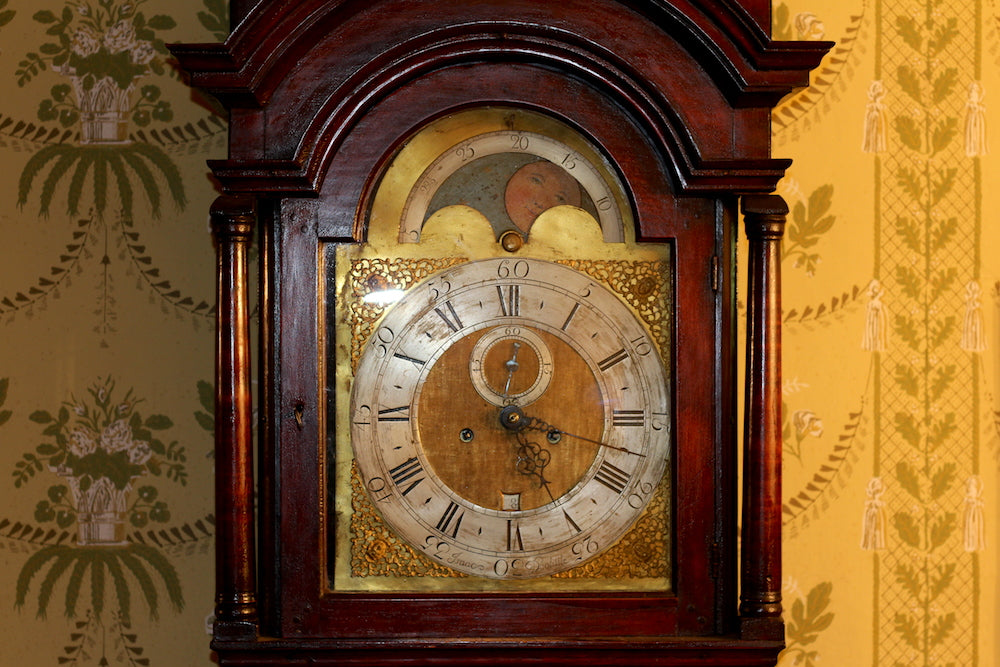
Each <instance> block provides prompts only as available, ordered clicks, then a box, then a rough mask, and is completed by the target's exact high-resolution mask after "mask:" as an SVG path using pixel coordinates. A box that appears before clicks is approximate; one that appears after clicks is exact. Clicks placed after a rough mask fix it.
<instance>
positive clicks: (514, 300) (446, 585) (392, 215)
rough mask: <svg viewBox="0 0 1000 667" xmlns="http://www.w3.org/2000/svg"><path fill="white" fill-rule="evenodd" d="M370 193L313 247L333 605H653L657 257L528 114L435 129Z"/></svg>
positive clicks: (615, 191) (667, 402)
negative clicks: (647, 597) (334, 238)
mask: <svg viewBox="0 0 1000 667" xmlns="http://www.w3.org/2000/svg"><path fill="white" fill-rule="evenodd" d="M378 178H379V185H378V186H377V187H376V188H375V191H374V194H373V196H372V201H371V205H370V207H368V208H367V210H368V215H369V224H368V228H367V230H368V236H367V242H366V243H365V244H360V245H352V246H337V247H336V248H335V249H333V248H330V249H328V250H327V251H326V254H327V257H328V261H327V262H326V264H325V266H326V267H327V271H329V272H331V273H333V274H334V277H333V279H332V282H331V284H332V290H331V292H332V294H333V295H335V297H334V298H331V296H330V295H329V294H328V296H327V297H326V298H325V299H324V300H325V302H326V303H327V308H326V310H325V313H326V323H327V328H328V330H334V331H336V332H337V336H336V337H335V338H333V339H332V340H333V341H334V345H333V346H332V347H330V348H328V350H327V359H326V363H325V365H326V366H327V367H328V368H332V369H334V372H333V373H332V374H331V378H330V380H329V383H328V389H327V393H328V395H329V396H332V397H333V400H332V401H330V402H329V404H328V415H329V414H331V413H333V414H335V415H336V418H335V419H330V418H329V417H327V418H326V419H325V420H323V421H324V422H325V423H327V424H334V425H337V428H336V429H334V432H333V433H332V434H331V436H330V438H329V439H330V440H333V441H336V442H337V446H336V448H335V451H334V452H332V453H331V455H330V456H329V457H328V466H327V470H328V480H330V485H331V491H330V497H331V498H332V499H333V501H334V508H335V511H334V512H333V513H332V514H330V515H329V516H328V517H327V520H326V523H325V527H326V529H327V531H329V532H331V533H332V534H333V535H335V537H336V539H334V540H333V541H332V543H333V544H334V548H333V549H331V552H330V553H331V555H332V556H333V557H332V558H331V559H330V560H329V562H328V564H327V565H328V572H329V577H330V581H331V590H332V591H337V590H358V591H364V590H372V589H377V590H383V589H385V588H386V587H395V588H398V589H399V590H448V591H463V590H464V591H477V590H479V591H481V590H491V591H498V590H518V591H524V590H539V591H546V592H552V591H569V590H574V591H579V590H602V591H608V590H618V591H639V590H641V591H652V590H655V591H660V592H663V591H668V590H669V589H670V588H671V581H672V576H671V567H670V562H671V558H672V552H673V549H672V535H671V530H670V525H671V522H672V517H671V514H672V512H671V510H670V497H671V495H672V482H671V478H672V472H671V470H670V465H669V463H670V460H671V459H672V457H673V451H674V447H675V445H674V442H673V436H672V428H671V424H672V422H673V419H672V411H673V400H672V396H671V393H672V386H673V382H672V380H671V377H670V372H669V369H670V367H671V366H672V362H671V360H670V359H671V354H672V351H671V350H672V348H671V345H670V342H671V338H672V333H673V332H672V325H671V322H670V318H671V314H672V301H673V294H672V284H673V280H672V267H671V262H670V255H671V251H670V246H669V245H664V244H637V243H636V242H635V240H634V237H633V236H632V230H631V228H630V225H628V226H627V225H626V221H631V220H632V212H631V210H630V208H629V205H628V201H629V196H628V193H627V192H626V191H625V190H624V189H623V187H622V185H621V182H620V180H619V178H618V177H617V176H616V171H615V170H614V169H613V168H612V166H611V164H610V162H609V161H608V160H607V158H606V157H604V156H603V155H601V154H600V152H599V151H597V150H596V149H595V148H594V147H593V146H592V145H591V144H589V143H588V142H587V141H586V140H585V139H584V138H583V137H582V136H581V135H580V134H579V133H577V132H574V131H573V130H571V129H570V128H568V127H567V126H565V125H564V124H563V123H561V122H558V121H556V120H555V119H553V118H551V117H547V116H544V115H541V114H538V113H537V112H528V111H525V110H523V109H517V108H514V107H505V106H495V105H490V106H482V107H476V108H472V109H467V110H464V111H462V112H458V113H455V114H451V115H448V116H445V117H443V118H441V119H438V120H436V121H434V122H433V123H431V124H430V125H428V126H426V127H424V128H421V129H420V130H418V131H417V132H416V133H415V134H414V135H412V136H410V137H409V138H407V140H406V141H405V143H404V144H403V146H402V147H401V148H400V149H399V151H398V152H397V153H396V155H395V156H394V157H393V159H392V161H391V162H390V163H389V165H388V167H387V168H386V169H385V171H384V173H382V174H380V175H379V177H378ZM455 238H461V239H462V241H461V244H460V245H459V244H456V243H455V241H454V240H455ZM609 239H610V240H609ZM337 349H341V350H345V349H350V350H351V355H350V363H349V364H347V363H340V364H332V363H329V361H330V360H331V359H332V358H335V357H336V351H337ZM345 359H346V357H345ZM345 461H352V467H351V471H350V473H351V474H350V475H347V474H346V468H345V463H344V462H345ZM623 538H624V540H623Z"/></svg>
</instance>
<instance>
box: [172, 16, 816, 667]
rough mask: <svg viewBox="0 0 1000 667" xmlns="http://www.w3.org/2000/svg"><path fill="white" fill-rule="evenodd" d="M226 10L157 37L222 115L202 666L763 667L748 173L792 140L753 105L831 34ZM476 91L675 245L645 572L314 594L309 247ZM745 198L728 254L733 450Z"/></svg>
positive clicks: (766, 175)
mask: <svg viewBox="0 0 1000 667" xmlns="http://www.w3.org/2000/svg"><path fill="white" fill-rule="evenodd" d="M232 15H233V16H232V24H233V26H234V29H233V32H232V35H231V36H230V37H229V39H227V41H226V42H225V43H224V44H201V45H177V46H174V47H172V48H173V51H174V53H175V54H176V56H177V57H178V59H179V60H180V62H181V65H182V66H183V68H184V69H185V70H186V71H187V72H189V73H190V76H191V78H192V82H193V84H194V85H196V86H198V87H200V88H201V89H203V90H205V91H207V92H209V93H211V94H212V95H214V96H215V97H216V98H218V100H220V101H221V102H222V104H223V105H224V106H225V107H226V108H227V109H228V110H229V112H230V121H231V130H230V141H229V156H228V158H227V159H225V160H219V161H213V162H211V163H210V164H211V168H212V171H213V172H214V174H215V176H216V178H217V179H218V181H219V183H220V184H221V186H222V188H223V189H224V191H225V193H226V195H225V196H222V197H220V198H219V199H218V200H217V201H216V203H215V205H214V206H213V209H212V221H213V229H214V233H215V235H216V242H217V250H218V267H217V268H218V339H217V378H216V379H217V406H216V410H217V412H216V419H217V434H216V467H217V489H216V502H217V510H216V519H217V529H218V533H217V609H216V613H217V620H216V624H215V636H214V641H213V648H214V650H215V651H216V652H217V655H218V660H219V662H220V664H224V665H277V664H282V665H284V664H316V665H334V664H336V665H376V664H385V665H404V664H405V665H422V664H427V665H430V664H433V665H459V664H461V665H474V664H492V665H499V664H517V665H525V664H553V665H563V664H565V665H569V664H586V665H605V664H628V665H646V664H649V665H773V664H774V663H775V661H776V660H777V653H778V652H779V651H780V649H781V648H782V646H783V624H782V620H781V617H780V613H781V603H780V589H781V569H780V557H781V535H780V534H781V516H780V507H781V496H780V449H781V446H780V444H781V443H780V437H781V411H780V407H781V398H780V328H779V321H780V294H779V264H780V263H779V256H778V251H779V244H780V238H781V234H782V230H783V225H784V216H785V213H787V208H786V207H785V205H784V203H783V202H782V201H781V200H780V199H779V198H777V197H773V196H769V195H767V193H769V192H771V191H773V189H774V187H775V184H776V183H777V181H778V180H779V179H780V178H781V177H782V175H783V173H784V171H785V169H786V168H787V166H788V161H784V160H775V159H772V158H771V156H770V113H771V110H772V108H773V106H774V105H775V104H776V103H777V102H778V100H779V99H780V98H781V97H783V96H784V95H786V94H787V93H789V92H790V91H791V90H793V89H794V88H797V87H801V86H804V85H806V84H807V82H808V71H809V70H810V69H812V68H814V67H815V66H816V65H817V64H818V63H819V61H820V59H821V58H822V56H823V54H824V53H825V52H826V50H827V49H828V48H829V44H826V43H817V42H811V43H804V42H773V41H771V40H770V39H769V37H768V28H767V26H769V24H770V6H769V0H744V2H742V3H738V2H735V1H734V0H700V1H698V2H695V1H694V0H671V1H669V2H668V1H666V0H649V1H639V0H560V1H559V2H539V1H538V0H295V1H292V0H277V1H269V0H262V1H261V2H259V3H258V4H257V5H256V6H254V7H253V8H252V9H251V8H250V7H249V5H247V4H246V3H240V2H233V3H232ZM488 105H504V106H510V107H515V108H521V109H526V110H531V111H533V112H537V113H540V114H544V115H548V116H550V117H552V118H555V119H558V120H559V121H560V122H562V123H564V124H566V125H568V126H570V127H573V128H576V129H577V130H578V131H579V132H580V133H581V134H582V135H584V136H586V137H587V138H588V139H589V141H591V142H592V143H593V144H594V145H595V146H597V147H598V149H599V150H600V151H601V152H602V153H603V155H604V156H605V157H606V159H607V160H608V162H609V163H610V164H612V165H613V167H614V169H615V170H617V173H618V175H619V177H620V179H621V181H622V183H623V184H624V186H625V189H626V191H627V192H628V195H629V197H630V198H631V201H630V202H629V204H630V206H631V208H632V214H633V216H634V219H635V221H636V229H635V237H636V239H637V240H640V241H642V242H645V243H668V244H672V245H673V249H674V255H673V256H674V258H675V259H674V263H675V266H674V276H673V279H674V281H675V282H674V285H675V295H674V299H675V302H674V303H675V308H674V321H673V322H672V323H671V325H672V327H673V332H674V335H673V341H674V342H673V346H674V349H673V350H672V351H671V354H672V357H673V360H672V363H673V365H674V368H673V376H674V377H673V383H674V387H673V396H674V397H675V398H674V402H675V404H674V406H673V408H674V423H673V430H674V434H675V435H674V440H675V442H674V453H673V462H672V471H671V474H672V475H673V489H674V497H673V499H672V500H673V502H672V505H671V506H672V507H673V508H674V513H675V516H673V518H672V525H673V527H674V535H673V563H674V568H673V585H672V586H671V587H670V589H669V590H665V591H660V592H653V593H650V592H642V593H640V592H621V593H553V592H545V593H534V594H533V593H523V592H516V593H419V594H407V593H392V592H387V593H350V594H346V593H345V594H341V593H337V592H324V585H323V582H322V581H321V578H322V574H321V573H322V572H323V569H324V565H323V559H324V557H325V556H324V550H325V548H326V545H325V544H324V543H323V540H322V537H321V536H322V535H323V530H322V526H321V525H320V516H321V511H322V505H323V503H324V498H323V495H324V494H323V492H322V491H321V490H320V470H319V464H318V461H319V460H320V457H319V448H320V447H323V446H325V445H324V442H325V434H324V432H323V431H321V426H320V424H319V423H318V419H317V415H318V414H319V412H320V410H319V401H320V400H321V399H322V396H323V392H324V386H325V382H326V378H325V377H323V376H322V374H321V369H320V367H319V365H320V364H319V362H318V358H319V356H320V349H319V348H320V345H321V343H320V341H321V340H322V337H323V333H324V332H323V331H322V328H323V326H324V325H323V323H322V322H321V321H320V316H319V308H320V304H319V303H318V300H319V297H318V294H319V292H318V289H319V285H320V282H321V281H322V280H323V277H322V276H321V275H319V267H318V263H319V262H318V258H319V257H320V254H321V248H322V247H323V246H324V245H329V244H352V243H359V242H363V241H364V240H365V238H366V212H367V208H366V207H367V206H368V204H369V203H370V202H369V199H370V197H371V195H372V192H373V190H374V188H375V187H376V184H377V183H378V179H379V177H380V175H381V174H382V173H383V171H384V170H385V168H386V166H387V164H388V163H389V161H390V160H391V159H392V157H393V155H394V154H395V153H396V152H397V151H398V150H399V149H400V147H401V145H402V144H403V143H404V142H405V141H406V140H407V138H408V137H409V136H411V135H412V134H413V133H414V132H416V131H417V130H418V129H420V128H421V127H424V126H426V125H427V124H428V123H430V122H432V121H434V120H435V119H438V118H441V117H443V116H445V115H447V114H450V113H455V112H458V111H462V110H465V109H469V108H474V107H477V106H488ZM741 199H742V209H743V210H742V212H743V215H744V218H745V225H746V233H747V235H748V237H749V249H750V254H749V263H748V264H749V266H748V271H749V286H748V294H747V295H746V297H745V303H746V307H747V318H748V319H747V348H746V354H747V357H746V368H747V371H746V378H747V380H746V386H745V392H746V393H745V397H746V401H745V404H746V410H745V420H744V436H745V437H744V440H745V445H744V447H745V448H744V454H743V457H742V460H743V463H742V465H743V468H742V471H740V470H738V469H737V461H738V457H737V437H736V428H737V423H736V422H737V401H736V391H737V372H736V368H737V363H736V355H737V351H736V333H735V332H736V324H737V322H736V302H737V298H736V294H735V283H736V281H735V273H734V272H735V268H736V267H735V246H736V234H737V229H738V213H739V210H738V209H739V206H740V201H741ZM255 227H256V228H257V229H256V230H255ZM255 231H259V243H260V252H259V264H260V276H259V280H258V281H257V282H256V289H257V291H258V295H259V304H260V311H259V312H260V318H259V319H260V331H259V333H260V344H259V350H258V351H259V355H260V357H259V367H258V368H259V387H260V396H259V421H258V423H257V428H258V433H259V444H258V448H257V450H256V452H255V451H254V449H253V447H252V444H251V433H252V430H253V428H252V423H251V419H252V412H253V410H252V405H251V395H250V376H251V368H250V363H251V362H250V358H251V353H250V347H251V344H250V324H251V316H250V306H249V302H250V287H251V284H252V281H251V280H250V278H249V275H248V263H247V252H248V247H249V245H250V243H251V239H252V237H253V235H254V233H255ZM255 463H256V466H257V473H256V477H255V476H254V466H255ZM740 478H742V482H740V481H739V480H740ZM741 487H742V488H741ZM741 492H742V493H741ZM741 495H742V516H743V517H744V519H743V522H742V528H741V530H742V540H741V541H740V540H738V539H737V533H738V532H739V530H740V528H738V526H737V516H738V503H739V502H740V500H739V499H740V497H741ZM255 497H256V502H255ZM738 572H739V575H738Z"/></svg>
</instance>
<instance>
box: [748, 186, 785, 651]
mask: <svg viewBox="0 0 1000 667" xmlns="http://www.w3.org/2000/svg"><path fill="white" fill-rule="evenodd" d="M787 215H788V205H787V204H785V201H784V200H783V199H782V198H781V197H778V196H775V195H759V196H750V197H744V198H743V216H744V221H745V225H746V232H747V238H748V239H749V257H748V271H749V280H748V284H747V334H746V338H747V358H746V402H745V406H744V415H745V417H744V430H743V443H744V444H743V514H742V521H743V528H742V552H741V562H740V633H741V636H742V637H743V638H745V639H772V640H780V639H783V638H784V624H783V622H782V620H781V237H782V234H783V233H784V230H785V217H786V216H787Z"/></svg>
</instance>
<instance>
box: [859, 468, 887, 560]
mask: <svg viewBox="0 0 1000 667" xmlns="http://www.w3.org/2000/svg"><path fill="white" fill-rule="evenodd" d="M884 491H885V488H884V487H883V486H882V478H881V477H872V478H871V479H870V480H868V486H867V487H865V495H866V496H867V498H866V499H865V518H864V522H863V523H862V526H861V548H862V549H864V550H865V551H878V550H880V549H885V501H884V500H882V493H883V492H884Z"/></svg>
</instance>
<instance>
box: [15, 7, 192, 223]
mask: <svg viewBox="0 0 1000 667" xmlns="http://www.w3.org/2000/svg"><path fill="white" fill-rule="evenodd" d="M145 1H146V0H133V1H126V2H119V1H117V0H98V1H97V3H96V4H93V3H90V2H83V1H71V2H69V3H67V4H66V5H65V6H64V7H63V9H62V11H61V13H58V14H57V13H55V12H52V11H49V10H40V11H38V12H36V13H35V14H34V15H33V16H32V18H33V19H34V20H35V21H37V22H38V23H41V24H43V25H45V26H47V28H46V34H47V35H49V36H51V37H53V38H54V40H55V41H51V42H47V43H45V44H42V45H41V46H40V47H39V50H38V52H29V53H28V54H27V55H26V56H25V58H24V59H23V60H22V61H21V62H20V63H19V65H20V66H19V68H18V70H17V77H18V79H17V83H18V85H19V86H24V85H26V84H27V83H29V82H30V81H32V80H33V79H34V78H36V77H38V76H40V74H41V72H43V71H45V70H49V69H51V71H52V72H54V73H56V74H58V75H60V76H61V77H63V78H64V79H65V81H64V82H62V83H58V84H56V85H54V86H52V88H51V89H50V91H49V96H48V97H47V98H45V99H43V100H42V101H41V103H40V104H39V106H38V119H39V120H40V121H43V122H58V123H59V124H60V125H62V126H63V127H64V128H78V130H79V134H78V136H79V141H78V143H77V144H72V143H66V141H65V140H66V139H68V136H66V135H64V139H63V140H62V141H60V142H59V143H56V144H53V145H50V146H47V147H45V148H43V149H42V150H40V151H38V152H37V153H35V155H34V156H32V158H31V159H30V160H29V162H28V164H27V165H26V166H25V168H24V170H23V171H22V173H21V178H20V183H19V185H18V205H19V206H24V205H25V204H26V203H27V201H28V197H29V195H30V194H31V191H32V189H33V187H34V186H35V183H36V180H38V179H41V178H42V173H43V172H44V171H45V170H46V169H47V170H48V173H47V176H45V178H44V180H43V181H42V184H41V189H40V202H41V213H42V215H47V214H48V212H49V207H50V205H51V203H52V199H53V197H54V196H55V193H56V188H57V186H59V185H60V184H63V183H64V182H66V181H67V180H68V194H67V212H68V213H69V214H70V215H76V214H77V213H78V211H79V205H80V200H81V196H82V194H83V188H84V185H85V183H86V182H87V179H88V176H89V178H90V181H91V183H92V185H93V190H94V202H93V203H94V208H95V209H96V212H97V214H98V215H102V214H103V213H104V210H105V208H106V207H107V205H108V199H109V197H108V194H109V193H108V191H109V188H110V187H112V186H114V187H116V188H117V190H118V196H119V200H120V204H121V209H122V212H123V214H124V216H125V217H126V218H128V219H131V217H132V208H133V200H134V192H133V191H134V184H135V183H138V185H139V187H140V188H141V189H142V190H143V191H144V192H145V194H146V196H147V198H148V199H149V202H150V205H151V208H152V214H153V216H154V217H158V216H159V214H160V201H161V193H160V185H159V184H158V182H157V181H158V180H164V181H166V184H167V188H168V190H169V193H170V196H171V197H172V199H173V201H174V203H175V204H176V205H177V206H178V207H183V206H184V204H185V195H184V187H183V182H182V178H181V175H180V172H179V170H178V169H177V167H176V165H175V164H174V162H173V161H172V160H171V159H170V157H169V156H168V155H167V154H166V153H165V152H163V150H161V149H160V148H158V147H156V146H153V145H151V144H145V143H141V142H140V143H136V142H134V141H133V140H132V139H131V137H130V132H129V129H130V126H131V125H133V124H134V125H136V126H138V127H146V126H148V125H150V124H151V123H153V122H169V121H170V120H172V119H173V110H172V108H171V106H170V103H169V102H167V101H165V100H163V99H161V97H162V91H161V90H160V87H159V86H157V85H155V84H147V85H140V83H141V81H142V80H143V79H145V78H148V77H151V76H163V75H166V73H167V69H166V67H165V60H164V58H165V57H166V55H167V50H166V47H165V45H164V42H163V40H162V39H161V38H160V37H158V36H157V33H158V32H159V31H163V30H170V29H172V28H174V27H175V25H176V22H175V21H174V19H173V18H171V17H169V16H166V15H162V14H160V15H155V16H151V17H148V18H147V17H146V16H145V14H144V13H143V12H142V11H139V8H140V7H141V5H143V4H144V3H145Z"/></svg>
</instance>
